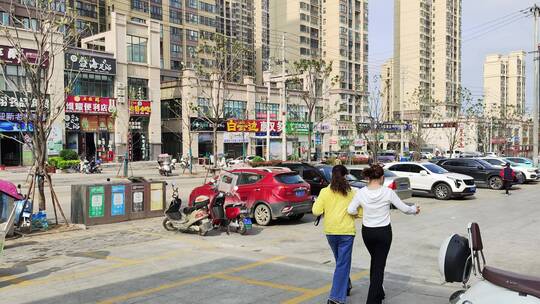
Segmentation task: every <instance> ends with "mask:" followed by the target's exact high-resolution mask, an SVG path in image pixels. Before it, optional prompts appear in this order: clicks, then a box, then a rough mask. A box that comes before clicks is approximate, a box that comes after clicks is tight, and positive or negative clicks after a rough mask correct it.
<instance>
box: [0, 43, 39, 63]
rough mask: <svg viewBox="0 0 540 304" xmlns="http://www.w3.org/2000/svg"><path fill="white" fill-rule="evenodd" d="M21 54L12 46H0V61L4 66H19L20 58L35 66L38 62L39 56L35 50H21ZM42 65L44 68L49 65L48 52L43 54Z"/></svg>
mask: <svg viewBox="0 0 540 304" xmlns="http://www.w3.org/2000/svg"><path fill="white" fill-rule="evenodd" d="M21 51H22V54H20V53H19V51H18V50H17V49H16V48H15V47H12V46H6V45H0V60H1V61H2V63H4V64H20V63H21V58H26V60H27V61H28V62H29V63H32V64H35V63H36V62H37V61H39V54H38V51H37V50H32V49H24V48H23V49H21ZM43 57H44V59H43V63H42V65H43V66H44V67H47V66H48V65H49V59H48V57H49V52H45V53H44V54H43Z"/></svg>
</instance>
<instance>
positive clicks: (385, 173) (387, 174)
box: [384, 169, 397, 177]
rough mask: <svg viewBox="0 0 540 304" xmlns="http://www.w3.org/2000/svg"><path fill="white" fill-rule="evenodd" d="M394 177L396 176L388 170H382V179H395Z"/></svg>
mask: <svg viewBox="0 0 540 304" xmlns="http://www.w3.org/2000/svg"><path fill="white" fill-rule="evenodd" d="M396 176H397V175H396V174H395V173H394V172H392V171H390V170H386V169H385V170H384V177H396Z"/></svg>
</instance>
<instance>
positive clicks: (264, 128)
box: [227, 119, 283, 133]
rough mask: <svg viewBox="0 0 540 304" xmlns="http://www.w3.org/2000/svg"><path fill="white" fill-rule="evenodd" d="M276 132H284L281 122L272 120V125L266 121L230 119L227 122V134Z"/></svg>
mask: <svg viewBox="0 0 540 304" xmlns="http://www.w3.org/2000/svg"><path fill="white" fill-rule="evenodd" d="M268 130H270V133H272V132H276V133H280V132H281V131H282V130H283V127H282V123H281V121H277V120H271V121H270V125H268V122H267V121H266V120H246V119H229V120H227V132H254V133H259V132H264V133H266V132H268Z"/></svg>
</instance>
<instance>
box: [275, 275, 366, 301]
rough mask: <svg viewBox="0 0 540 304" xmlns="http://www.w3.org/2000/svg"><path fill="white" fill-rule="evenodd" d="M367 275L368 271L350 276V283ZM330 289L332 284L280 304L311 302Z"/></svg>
mask: <svg viewBox="0 0 540 304" xmlns="http://www.w3.org/2000/svg"><path fill="white" fill-rule="evenodd" d="M368 275H369V270H364V271H361V272H357V273H355V274H353V275H351V281H356V280H360V279H362V278H364V277H366V276H368ZM330 288H332V284H328V285H325V286H322V287H319V288H317V289H312V290H310V291H308V292H306V293H304V294H302V295H299V296H297V297H294V298H292V299H289V300H287V301H284V302H282V303H281V304H300V303H302V302H305V301H307V300H311V299H313V298H316V297H318V296H320V295H322V294H325V293H328V292H329V291H330Z"/></svg>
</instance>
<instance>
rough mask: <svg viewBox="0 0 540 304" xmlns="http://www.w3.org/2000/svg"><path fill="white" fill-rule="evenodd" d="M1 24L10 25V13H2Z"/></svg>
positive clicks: (0, 14) (0, 15)
mask: <svg viewBox="0 0 540 304" xmlns="http://www.w3.org/2000/svg"><path fill="white" fill-rule="evenodd" d="M0 24H1V25H9V24H10V19H9V13H6V12H0Z"/></svg>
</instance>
